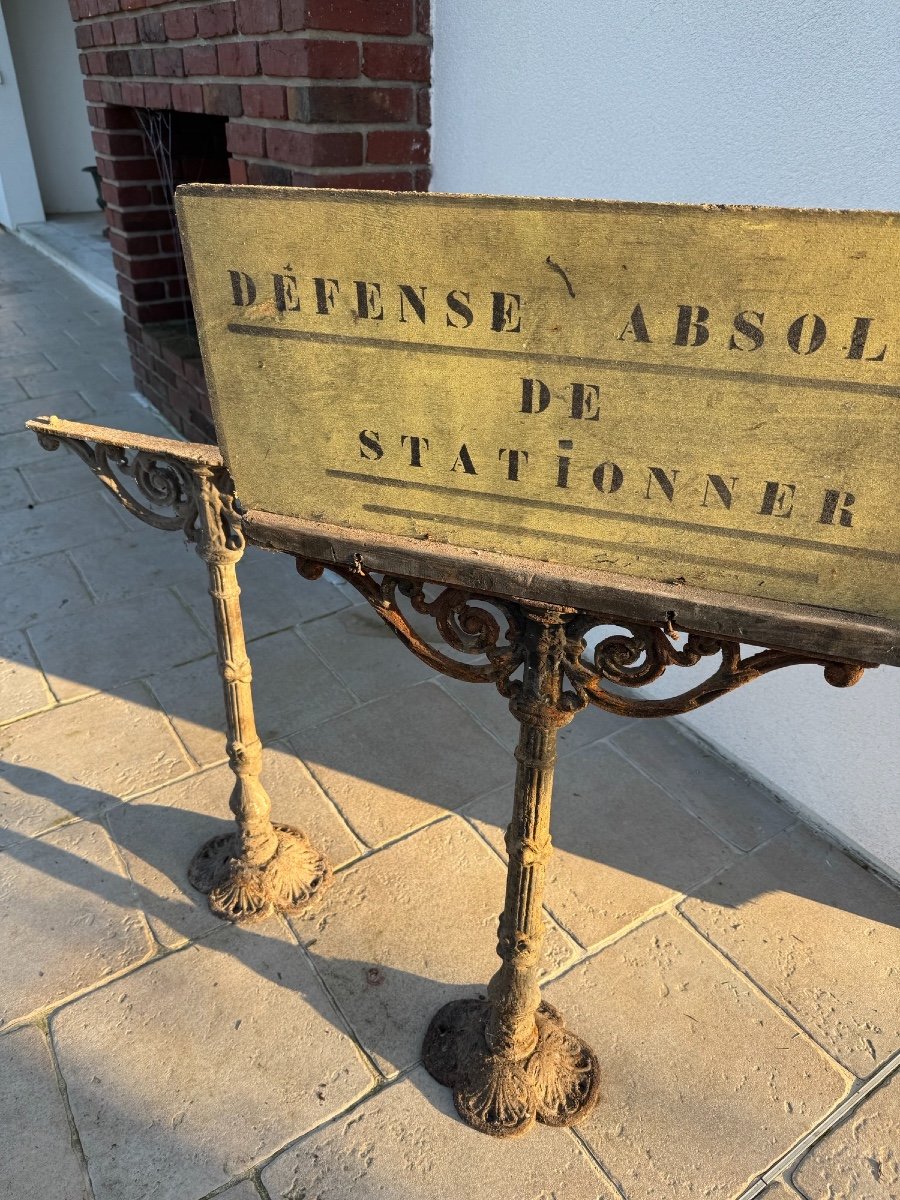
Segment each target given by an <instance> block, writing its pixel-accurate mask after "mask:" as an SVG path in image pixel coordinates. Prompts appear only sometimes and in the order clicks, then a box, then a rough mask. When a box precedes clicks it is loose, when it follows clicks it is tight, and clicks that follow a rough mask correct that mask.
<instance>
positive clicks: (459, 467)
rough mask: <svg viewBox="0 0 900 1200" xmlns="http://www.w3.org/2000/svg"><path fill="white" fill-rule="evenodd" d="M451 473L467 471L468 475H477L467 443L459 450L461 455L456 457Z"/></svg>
mask: <svg viewBox="0 0 900 1200" xmlns="http://www.w3.org/2000/svg"><path fill="white" fill-rule="evenodd" d="M450 470H451V471H465V473H466V474H467V475H477V474H478V472H477V471H476V470H475V464H474V463H473V462H472V455H471V454H470V453H469V447H468V446H467V445H466V443H465V442H463V444H462V445H461V446H460V448H459V454H458V455H457V456H456V462H455V463H454V464H453V466H452V467H451V468H450Z"/></svg>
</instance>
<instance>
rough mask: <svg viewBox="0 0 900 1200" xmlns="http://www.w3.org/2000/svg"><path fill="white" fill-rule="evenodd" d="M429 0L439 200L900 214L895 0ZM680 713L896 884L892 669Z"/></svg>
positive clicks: (897, 697) (898, 690)
mask: <svg viewBox="0 0 900 1200" xmlns="http://www.w3.org/2000/svg"><path fill="white" fill-rule="evenodd" d="M433 7H434V8H435V9H436V13H435V56H434V80H435V82H434V163H435V174H434V183H433V187H434V190H435V191H448V192H494V193H518V194H524V195H545V196H581V197H605V198H616V199H627V200H661V201H666V200H669V201H697V202H700V201H711V202H717V203H758V204H784V205H824V206H829V207H840V208H884V209H898V208H900V154H898V152H897V150H896V147H897V145H898V142H900V71H898V63H900V22H898V20H897V6H896V3H895V0H865V2H863V0H791V3H790V4H784V3H781V0H760V2H759V3H756V4H753V5H736V4H734V3H732V2H731V0H690V2H689V3H688V2H686V0H517V2H516V3H515V4H512V3H505V4H500V3H485V2H484V0H435V4H434V5H433ZM682 682H683V680H682ZM687 721H688V724H689V725H690V727H691V729H692V730H693V731H694V732H695V733H696V734H698V735H699V736H701V737H703V738H704V739H707V740H709V741H710V742H712V743H713V744H714V745H715V746H716V747H717V748H718V749H719V750H720V751H721V752H722V753H723V754H726V755H727V756H728V757H730V758H732V759H734V760H735V761H737V762H739V763H740V764H741V765H742V766H743V767H744V768H745V769H747V770H748V771H749V772H750V773H752V774H754V775H756V776H757V777H758V778H760V779H761V780H763V781H764V782H765V783H767V784H768V785H769V786H770V787H771V788H773V789H774V790H775V791H777V792H779V793H780V794H781V795H783V796H784V797H785V798H786V799H788V801H789V802H790V803H792V804H793V805H794V806H795V807H797V808H798V809H799V810H800V811H802V812H804V813H805V814H806V815H807V816H808V817H810V818H811V819H812V820H813V821H815V822H816V823H818V824H820V825H822V826H823V827H825V828H827V829H829V830H830V831H831V832H833V833H834V834H835V835H836V836H838V838H839V839H840V840H842V841H844V842H845V843H846V844H847V845H850V846H851V847H853V848H854V849H856V850H857V851H858V852H859V853H861V854H863V855H864V856H865V857H866V858H868V859H869V860H870V861H872V862H874V863H876V864H877V865H878V866H880V867H882V868H883V869H885V870H887V871H889V872H891V873H893V874H895V875H897V876H900V670H894V669H891V668H887V667H883V668H880V669H879V670H878V671H876V672H872V673H871V675H870V676H869V677H867V678H865V679H864V680H863V682H862V683H861V684H859V685H858V686H857V687H856V688H855V689H853V690H852V691H849V692H845V691H837V690H835V689H833V688H830V687H828V686H827V685H826V684H825V683H824V682H823V680H822V678H821V673H820V672H818V671H816V670H814V669H813V668H808V667H802V668H792V669H790V670H786V671H784V672H783V673H781V674H778V675H773V676H771V677H769V678H768V679H765V680H761V681H758V682H756V683H754V684H752V685H750V686H749V687H747V688H746V689H745V690H744V691H742V692H738V693H735V694H734V695H732V696H729V697H726V698H724V699H721V700H718V701H716V702H715V703H714V704H712V705H710V706H709V707H708V708H706V709H704V710H702V711H701V712H699V713H696V714H693V715H692V716H691V717H689V718H687Z"/></svg>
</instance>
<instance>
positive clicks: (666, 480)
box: [645, 467, 678, 504]
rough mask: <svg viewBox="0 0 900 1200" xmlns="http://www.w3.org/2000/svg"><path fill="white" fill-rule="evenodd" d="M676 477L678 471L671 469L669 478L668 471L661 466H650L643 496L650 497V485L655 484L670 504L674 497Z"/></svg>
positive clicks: (649, 498)
mask: <svg viewBox="0 0 900 1200" xmlns="http://www.w3.org/2000/svg"><path fill="white" fill-rule="evenodd" d="M677 478H678V472H677V471H672V472H671V478H670V477H669V473H667V472H666V471H664V470H663V469H662V467H651V468H650V474H649V475H648V476H647V491H646V493H645V496H646V498H647V499H648V500H651V499H652V492H651V489H652V486H653V484H654V483H656V484H657V486H658V487H659V489H660V491H661V492H662V494H663V495H664V496H665V498H666V499H667V500H668V501H669V503H670V504H671V503H672V501H673V500H674V499H675V480H676V479H677Z"/></svg>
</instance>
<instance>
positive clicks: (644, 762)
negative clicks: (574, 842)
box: [613, 721, 796, 850]
mask: <svg viewBox="0 0 900 1200" xmlns="http://www.w3.org/2000/svg"><path fill="white" fill-rule="evenodd" d="M613 744H614V745H615V747H616V749H617V750H620V751H621V752H622V753H623V754H624V755H626V757H628V758H630V759H631V761H632V762H633V763H635V764H636V765H637V766H639V767H640V768H641V770H642V771H645V772H646V773H647V774H648V775H649V776H650V777H651V779H655V780H656V782H657V783H658V784H659V785H660V786H661V787H664V788H665V789H666V791H667V792H668V793H669V795H670V796H674V798H675V799H676V800H678V801H680V802H681V803H682V804H683V805H684V807H685V808H686V809H687V810H688V812H692V813H693V814H694V815H695V816H697V817H699V818H700V820H701V821H704V822H705V823H706V824H707V825H709V827H710V828H711V829H713V830H715V832H716V833H717V834H719V836H720V837H723V838H725V840H726V841H728V842H731V843H732V845H734V846H737V847H738V848H739V849H740V850H752V849H753V848H754V847H755V846H758V845H760V843H761V842H764V841H766V840H767V839H768V838H770V837H773V836H774V835H775V834H776V833H779V832H780V831H781V830H782V829H786V828H787V827H788V826H789V825H793V823H794V821H795V820H796V817H795V816H794V815H793V813H791V812H789V811H788V810H787V809H786V808H783V807H782V806H781V805H780V804H776V803H775V801H774V800H772V799H770V797H768V796H767V795H766V794H765V792H764V791H763V790H762V789H761V788H759V787H756V786H755V785H754V784H752V783H751V782H750V781H749V780H748V779H745V778H744V776H742V775H741V774H740V773H739V772H738V771H736V770H734V768H733V767H730V766H729V765H728V764H727V763H725V762H723V761H722V759H720V758H717V757H716V756H715V755H714V754H710V753H708V752H706V751H704V750H703V749H702V748H701V747H700V746H698V745H697V744H696V743H693V742H691V741H689V740H688V738H686V737H685V736H684V735H683V734H681V733H679V732H678V730H677V727H675V726H673V725H672V724H671V723H669V722H668V721H634V722H633V723H632V724H631V726H630V727H629V728H628V729H626V730H623V732H622V733H619V734H616V736H615V738H614V739H613Z"/></svg>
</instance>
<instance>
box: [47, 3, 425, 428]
mask: <svg viewBox="0 0 900 1200" xmlns="http://www.w3.org/2000/svg"><path fill="white" fill-rule="evenodd" d="M69 4H70V8H71V10H72V15H73V17H74V19H75V22H76V25H75V36H76V40H77V43H78V46H79V48H80V51H81V54H80V61H81V68H82V72H83V74H84V76H85V81H84V90H85V96H86V98H87V102H88V115H89V118H90V122H91V127H92V129H93V137H94V145H95V149H96V153H97V166H98V168H99V171H100V176H101V179H102V190H103V196H104V199H105V200H106V203H107V208H106V212H107V217H108V221H109V225H110V244H111V247H112V250H113V254H114V260H115V266H116V271H117V274H118V281H119V290H120V293H121V296H122V307H123V310H124V313H125V330H126V334H127V337H128V344H129V347H130V350H131V355H132V362H133V365H134V372H135V382H136V384H137V386H138V388H139V389H140V391H142V392H143V393H144V395H146V396H147V397H148V398H149V399H150V400H151V401H152V402H153V403H154V404H155V405H156V406H157V408H159V409H160V411H161V412H162V413H163V414H164V415H165V416H166V417H167V418H168V419H169V420H170V421H171V422H172V423H173V424H174V425H175V426H176V427H177V428H178V429H179V430H180V431H181V432H182V433H183V434H185V436H187V437H189V438H192V439H196V440H201V441H207V440H211V439H212V438H213V427H212V421H211V414H210V408H209V401H208V398H207V395H206V388H205V384H204V379H203V371H202V366H201V363H200V357H199V350H198V348H197V342H196V336H195V333H194V327H193V321H192V315H191V308H190V299H189V296H188V291H187V282H186V277H185V272H184V263H183V259H182V255H181V248H180V245H179V242H178V237H177V231H176V228H175V223H174V215H173V208H172V193H173V190H174V188H175V187H176V186H177V184H178V183H182V182H189V181H203V182H228V181H230V182H232V183H251V184H278V185H284V186H295V187H363V188H365V187H370V188H387V189H391V190H398V191H408V190H414V189H418V190H424V189H426V188H427V187H428V182H429V178H430V169H429V165H428V164H429V159H430V146H429V134H428V129H429V125H430V90H429V83H430V56H431V38H430V30H429V3H428V0H214V2H213V3H192V2H187V3H185V2H184V0H181V2H175V3H173V2H172V0H163V2H162V3H160V2H158V0H69Z"/></svg>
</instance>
